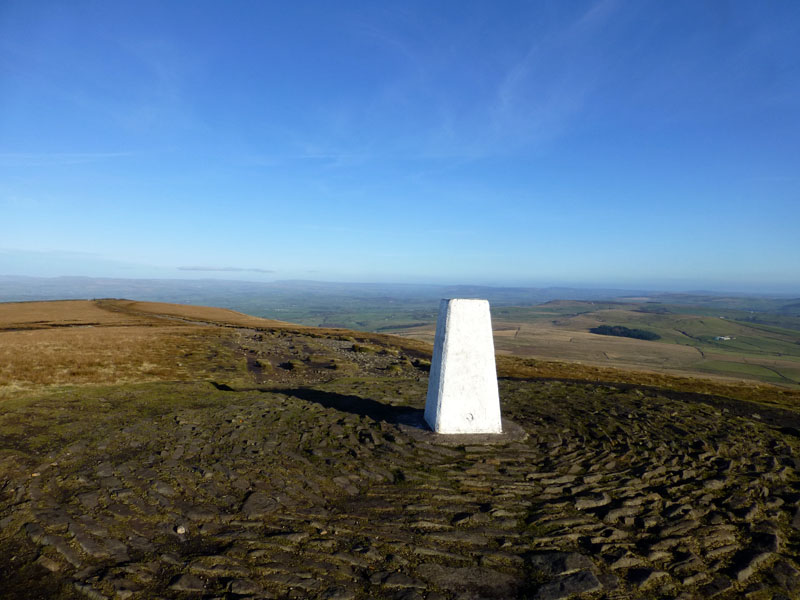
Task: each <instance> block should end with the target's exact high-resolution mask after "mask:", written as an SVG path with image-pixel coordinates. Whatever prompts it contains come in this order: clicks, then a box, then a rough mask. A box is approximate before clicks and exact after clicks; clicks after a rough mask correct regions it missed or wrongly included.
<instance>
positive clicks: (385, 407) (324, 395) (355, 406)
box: [269, 388, 428, 430]
mask: <svg viewBox="0 0 800 600" xmlns="http://www.w3.org/2000/svg"><path fill="white" fill-rule="evenodd" d="M269 391H270V392H272V393H276V394H285V395H286V396H292V397H294V398H299V399H300V400H306V401H308V402H316V403H317V404H320V405H321V406H324V407H325V408H334V409H336V410H341V411H343V412H349V413H352V414H355V415H362V416H365V417H369V418H371V419H373V420H375V421H385V422H386V423H391V424H393V425H406V426H409V427H415V428H419V429H425V430H427V429H428V426H427V425H426V424H425V419H424V417H423V414H424V411H423V410H422V409H421V408H412V407H410V406H393V405H391V404H384V403H382V402H378V401H376V400H370V399H369V398H362V397H361V396H353V395H345V394H337V393H335V392H325V391H322V390H315V389H313V388H293V389H274V388H272V389H270V390H269Z"/></svg>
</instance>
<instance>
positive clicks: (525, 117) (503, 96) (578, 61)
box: [491, 0, 618, 143]
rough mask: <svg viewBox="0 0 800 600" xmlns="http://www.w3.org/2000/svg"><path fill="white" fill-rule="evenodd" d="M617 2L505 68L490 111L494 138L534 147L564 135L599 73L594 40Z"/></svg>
mask: <svg viewBox="0 0 800 600" xmlns="http://www.w3.org/2000/svg"><path fill="white" fill-rule="evenodd" d="M617 4H618V3H617V2H616V0H605V1H603V2H599V3H597V4H596V5H594V6H592V7H591V8H590V9H589V10H587V11H585V12H584V13H583V14H581V15H580V16H579V17H578V18H577V19H575V20H574V21H573V22H572V23H571V24H569V25H568V26H566V27H564V28H561V29H559V30H554V31H552V32H550V33H548V34H546V35H544V36H543V37H540V38H537V39H536V40H535V41H533V42H532V43H531V44H530V46H529V47H528V49H527V51H526V52H525V54H524V55H523V56H522V57H521V58H520V59H519V60H517V61H516V62H514V63H513V64H511V65H509V67H508V69H507V71H506V73H505V76H504V77H503V78H502V80H501V82H500V84H499V85H498V87H497V90H496V94H495V103H494V106H493V107H492V109H491V114H492V117H493V119H492V120H493V123H494V127H495V130H496V131H495V133H496V134H497V135H499V136H500V137H502V138H504V139H508V137H509V135H510V136H512V137H513V138H516V139H517V140H518V141H519V142H521V143H531V142H534V143H535V142H537V141H544V140H548V139H552V138H553V137H555V136H558V135H559V134H560V133H561V132H562V131H563V129H564V128H565V127H566V125H567V124H568V122H569V121H570V119H571V118H572V117H574V115H576V114H577V113H578V112H579V111H580V110H581V109H582V108H583V107H584V106H585V105H586V103H587V102H588V100H589V97H590V95H591V93H592V91H593V90H594V88H595V87H596V85H597V83H598V80H599V79H600V78H601V77H602V75H603V68H602V65H603V58H602V55H603V48H602V43H597V42H598V39H599V38H600V36H601V34H602V33H603V29H604V27H605V26H606V25H607V24H608V23H609V22H610V20H611V18H612V16H613V15H614V13H615V12H616V10H617Z"/></svg>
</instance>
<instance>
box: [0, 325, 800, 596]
mask: <svg viewBox="0 0 800 600" xmlns="http://www.w3.org/2000/svg"><path fill="white" fill-rule="evenodd" d="M236 336H238V337H233V338H231V339H237V340H239V341H238V342H236V343H237V344H238V345H237V346H236V347H235V348H233V350H232V351H233V352H236V353H239V354H238V355H240V356H242V357H244V358H245V359H247V365H248V368H249V372H250V376H251V377H252V380H253V383H252V385H250V386H244V385H229V384H225V383H220V381H216V382H180V383H176V382H172V383H140V384H126V385H115V386H109V387H98V386H84V387H80V386H75V387H69V386H66V387H60V388H55V389H50V390H47V391H45V392H40V393H38V395H37V394H33V395H31V396H27V397H25V398H22V399H12V400H7V401H5V404H4V407H5V410H4V412H3V415H2V420H1V421H2V422H0V431H2V435H3V437H2V444H1V445H0V528H2V533H0V557H1V560H0V597H3V598H11V599H21V598H58V599H67V598H80V599H83V598H91V599H95V600H97V599H102V598H122V599H126V598H172V599H180V598H230V599H233V598H326V599H339V600H344V599H362V598H363V599H366V598H378V599H381V598H385V599H398V600H400V599H403V600H414V599H423V598H424V599H427V600H436V599H456V598H458V599H465V600H466V599H476V598H536V599H540V600H555V599H559V598H584V599H600V598H608V599H612V598H718V599H725V598H753V599H761V598H763V599H765V600H768V599H774V600H779V599H782V598H796V597H800V566H798V564H800V531H799V528H800V513H798V505H799V504H798V503H799V502H800V477H798V469H799V468H800V460H799V459H800V439H799V438H798V436H800V415H798V414H797V413H795V412H793V411H791V410H789V409H782V408H764V407H760V406H758V405H757V404H752V403H748V402H744V401H737V400H731V399H726V398H721V397H712V396H703V395H699V394H690V393H678V392H670V391H666V390H659V389H655V388H646V387H637V386H631V385H609V384H600V383H587V382H584V383H580V382H570V381H558V380H551V381H543V380H533V379H514V378H501V380H500V392H501V399H502V409H503V414H504V418H505V419H506V420H507V429H508V431H509V434H508V435H504V436H500V437H498V438H496V439H495V440H492V441H491V442H490V443H487V441H486V440H483V439H470V438H452V437H448V436H437V435H435V434H433V433H431V432H429V431H427V429H426V428H425V427H424V425H423V424H422V420H421V413H422V408H423V405H424V398H425V391H426V386H427V374H426V372H425V370H424V367H425V364H424V361H420V360H419V358H418V357H414V356H412V355H404V354H403V351H401V350H398V351H389V350H387V349H385V348H384V349H382V350H381V349H378V348H375V347H372V348H370V347H364V346H359V345H358V344H354V343H353V342H352V341H347V340H346V339H342V338H337V337H336V336H331V337H324V338H320V337H319V336H313V335H305V334H299V333H296V334H292V335H288V334H285V333H281V332H275V331H273V332H272V333H268V332H259V331H256V330H255V329H240V330H237V331H236ZM295 355H296V358H292V357H293V356H295ZM292 361H294V362H292ZM353 365H355V366H353Z"/></svg>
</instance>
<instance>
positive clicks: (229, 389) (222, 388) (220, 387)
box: [211, 381, 236, 392]
mask: <svg viewBox="0 0 800 600" xmlns="http://www.w3.org/2000/svg"><path fill="white" fill-rule="evenodd" d="M211 385H213V386H214V387H215V388H217V389H218V390H219V391H220V392H235V391H236V390H234V389H233V388H232V387H231V386H229V385H225V384H224V383H217V382H216V381H212V382H211Z"/></svg>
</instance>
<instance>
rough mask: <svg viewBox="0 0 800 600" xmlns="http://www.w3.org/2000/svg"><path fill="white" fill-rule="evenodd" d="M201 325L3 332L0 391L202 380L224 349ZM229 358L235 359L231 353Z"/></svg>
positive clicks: (214, 332)
mask: <svg viewBox="0 0 800 600" xmlns="http://www.w3.org/2000/svg"><path fill="white" fill-rule="evenodd" d="M219 333H220V332H219V331H217V330H215V329H211V328H202V327H180V326H178V327H175V326H171V327H161V328H154V327H151V326H145V327H130V326H129V327H114V326H112V327H93V328H86V329H82V328H81V329H79V328H62V329H49V330H35V331H12V332H4V333H2V334H0V389H2V388H3V387H4V386H7V387H9V388H13V389H20V388H29V387H31V386H36V385H61V384H86V383H103V384H113V383H123V382H133V381H156V380H165V379H166V380H192V379H203V378H204V376H206V375H208V374H209V373H210V372H211V369H213V367H214V365H216V364H217V362H218V360H210V359H209V356H212V357H214V356H218V355H219V354H220V352H224V348H222V347H221V343H220V341H221V340H220V336H219ZM228 359H229V360H230V361H232V360H233V358H232V357H228Z"/></svg>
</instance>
